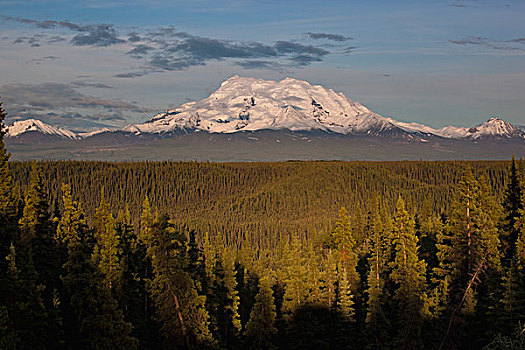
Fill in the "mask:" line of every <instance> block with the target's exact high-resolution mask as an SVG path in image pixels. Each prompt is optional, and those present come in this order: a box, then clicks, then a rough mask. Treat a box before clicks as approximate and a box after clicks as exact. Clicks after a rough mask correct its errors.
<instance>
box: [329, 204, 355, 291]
mask: <svg viewBox="0 0 525 350" xmlns="http://www.w3.org/2000/svg"><path fill="white" fill-rule="evenodd" d="M333 237H334V241H335V244H336V246H337V251H338V252H339V258H340V262H341V264H342V266H343V267H344V268H345V269H346V271H347V272H348V281H349V283H350V290H351V291H352V293H355V292H356V291H357V287H358V286H359V275H358V273H357V271H356V268H357V262H358V260H359V259H358V255H357V252H356V250H357V247H356V245H357V242H356V239H355V237H354V233H353V228H352V223H351V220H350V216H349V215H347V212H346V209H345V208H344V207H342V208H341V210H339V219H338V220H337V222H336V223H335V230H334V232H333Z"/></svg>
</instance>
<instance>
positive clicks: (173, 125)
mask: <svg viewBox="0 0 525 350" xmlns="http://www.w3.org/2000/svg"><path fill="white" fill-rule="evenodd" d="M258 130H291V131H312V130H319V131H324V132H330V133H338V134H347V135H367V136H378V137H393V138H399V137H402V138H406V139H412V140H415V141H421V142H428V138H429V137H439V138H447V139H465V140H479V139H502V140H504V139H521V140H523V139H525V131H523V130H521V129H519V128H517V127H515V126H513V125H512V124H510V123H506V122H504V121H503V120H501V119H498V118H491V119H489V120H488V121H487V122H484V123H482V124H480V125H478V126H476V127H473V128H466V127H456V126H447V127H444V128H442V129H434V128H431V127H429V126H426V125H423V124H419V123H414V122H412V123H407V122H400V121H396V120H394V119H392V118H386V117H382V116H380V115H379V114H376V113H374V112H372V111H370V110H369V109H368V108H366V107H365V106H363V105H361V104H360V103H358V102H355V101H352V100H350V99H349V98H348V97H346V96H345V95H344V94H343V93H338V92H335V91H334V90H332V89H326V88H324V87H322V86H320V85H311V84H310V83H308V82H306V81H302V80H297V79H292V78H286V79H283V80H281V81H273V80H264V79H258V78H248V77H239V76H233V77H231V78H230V79H228V80H226V81H224V82H223V83H222V84H221V86H220V87H219V88H218V89H217V90H216V91H215V92H214V93H212V94H211V95H210V96H208V97H207V98H205V99H203V100H201V101H198V102H190V103H186V104H183V105H182V106H180V107H179V108H176V109H172V110H168V111H166V112H163V113H158V114H157V115H155V116H154V117H152V118H151V119H149V120H148V121H146V122H144V123H140V124H133V125H129V126H127V127H125V128H123V129H121V130H120V131H123V132H125V133H130V134H135V135H141V134H143V135H150V134H153V135H162V134H166V135H167V136H169V135H173V134H178V133H190V132H196V131H203V132H209V133H226V134H229V133H235V132H239V131H258ZM28 131H37V132H40V133H42V134H45V135H55V136H58V137H64V138H69V139H83V138H89V137H91V136H94V135H97V134H101V133H108V134H109V135H110V136H111V135H112V134H111V130H109V129H107V128H103V129H100V130H96V131H93V132H86V133H78V134H75V133H74V132H72V131H69V130H67V129H63V128H56V127H53V126H50V125H47V124H45V123H43V122H41V121H39V120H34V119H28V120H24V121H17V122H15V123H13V124H12V125H11V126H10V127H9V131H8V133H7V136H8V137H15V136H19V135H22V134H23V133H26V132H28Z"/></svg>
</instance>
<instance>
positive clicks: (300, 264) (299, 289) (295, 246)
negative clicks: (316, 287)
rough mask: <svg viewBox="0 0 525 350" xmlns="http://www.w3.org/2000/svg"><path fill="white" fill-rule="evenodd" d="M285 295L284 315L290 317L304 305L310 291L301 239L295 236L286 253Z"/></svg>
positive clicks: (284, 260) (284, 261)
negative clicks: (307, 283)
mask: <svg viewBox="0 0 525 350" xmlns="http://www.w3.org/2000/svg"><path fill="white" fill-rule="evenodd" d="M283 263H284V266H283V268H284V270H285V293H284V297H283V304H282V313H283V315H284V316H286V317H288V316H290V315H291V314H292V313H293V312H294V310H295V309H296V308H298V307H300V306H301V305H304V303H305V301H306V297H307V295H308V293H309V290H308V289H307V288H306V281H307V276H308V270H307V264H306V259H305V256H304V253H303V251H302V247H301V241H300V240H299V237H298V236H297V235H295V236H294V237H293V238H292V241H291V243H290V244H289V245H288V247H287V248H286V249H285V252H284V259H283Z"/></svg>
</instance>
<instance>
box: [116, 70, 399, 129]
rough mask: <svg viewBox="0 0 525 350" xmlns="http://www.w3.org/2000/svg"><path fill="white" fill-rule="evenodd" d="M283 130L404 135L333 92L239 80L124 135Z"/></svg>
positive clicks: (295, 82)
mask: <svg viewBox="0 0 525 350" xmlns="http://www.w3.org/2000/svg"><path fill="white" fill-rule="evenodd" d="M281 129H286V130H291V131H311V130H321V131H326V132H334V133H339V134H369V135H370V134H374V135H379V134H382V133H386V132H403V130H402V129H401V128H399V127H398V126H397V125H396V124H395V123H393V121H392V120H390V119H387V118H384V117H381V116H380V115H378V114H376V113H374V112H372V111H370V110H369V109H368V108H366V107H365V106H363V105H361V104H360V103H358V102H354V101H352V100H350V99H349V98H348V97H346V96H345V95H344V94H342V93H337V92H335V91H334V90H332V89H326V88H324V87H322V86H319V85H311V84H309V83H308V82H306V81H301V80H297V79H291V78H286V79H284V80H281V81H271V80H263V79H257V78H246V77H239V76H234V77H232V78H230V79H228V80H226V81H225V82H223V83H222V84H221V86H220V88H219V89H218V90H217V91H215V92H214V93H212V94H211V95H210V96H209V97H207V98H205V99H203V100H201V101H199V102H191V103H186V104H184V105H182V106H181V107H180V108H177V109H173V110H169V111H167V112H165V113H159V114H157V115H155V116H154V117H153V118H151V119H150V120H148V121H147V122H145V123H142V124H135V125H130V126H128V127H126V128H124V129H123V131H126V132H131V133H135V134H140V133H166V132H174V131H178V130H185V131H195V130H202V131H206V132H210V133H234V132H238V131H257V130H281Z"/></svg>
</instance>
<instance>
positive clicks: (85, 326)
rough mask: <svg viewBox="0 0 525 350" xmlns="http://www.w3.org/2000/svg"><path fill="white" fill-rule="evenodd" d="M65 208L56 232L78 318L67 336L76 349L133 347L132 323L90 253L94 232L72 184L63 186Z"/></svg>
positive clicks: (74, 311) (67, 286)
mask: <svg viewBox="0 0 525 350" xmlns="http://www.w3.org/2000/svg"><path fill="white" fill-rule="evenodd" d="M63 192H64V196H63V203H64V212H63V213H62V218H61V220H60V222H59V224H58V229H57V235H58V237H59V238H60V239H61V241H62V243H63V244H65V246H66V248H67V252H68V255H67V261H66V263H65V264H64V273H65V275H64V277H63V283H64V286H65V290H66V292H67V295H68V296H69V305H70V307H71V310H72V313H73V315H74V316H73V319H71V320H68V321H71V322H75V323H76V325H75V327H72V329H71V330H70V332H71V333H70V334H66V336H68V340H69V342H70V346H72V347H73V348H77V349H83V348H90V349H133V348H135V347H136V340H135V339H134V338H132V337H131V330H132V326H131V324H129V323H127V322H125V321H124V320H123V316H122V312H121V311H120V310H118V308H117V303H116V301H115V300H114V299H113V297H112V296H111V293H110V290H109V289H108V288H107V287H106V285H105V284H104V283H103V278H102V276H101V275H100V273H99V272H98V271H97V270H96V266H95V265H94V264H93V262H92V259H91V255H92V247H93V243H94V242H93V241H94V240H93V237H92V233H91V231H90V230H89V228H88V227H87V225H86V223H85V221H84V218H83V213H82V209H81V208H80V206H79V204H78V203H77V202H75V201H73V199H72V196H71V193H70V189H69V186H67V185H64V186H63Z"/></svg>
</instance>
